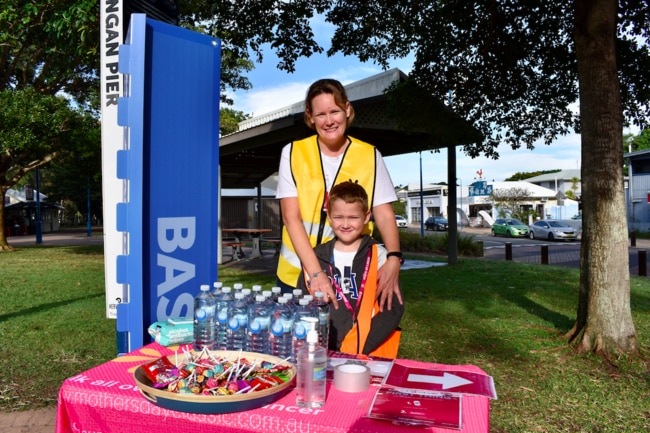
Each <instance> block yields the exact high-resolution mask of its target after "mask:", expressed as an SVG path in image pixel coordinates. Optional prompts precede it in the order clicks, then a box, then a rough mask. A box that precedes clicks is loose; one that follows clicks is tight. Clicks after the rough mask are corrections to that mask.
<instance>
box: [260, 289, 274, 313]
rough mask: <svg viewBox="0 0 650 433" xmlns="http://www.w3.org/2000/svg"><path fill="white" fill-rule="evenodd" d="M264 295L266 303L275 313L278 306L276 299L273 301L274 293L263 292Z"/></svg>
mask: <svg viewBox="0 0 650 433" xmlns="http://www.w3.org/2000/svg"><path fill="white" fill-rule="evenodd" d="M262 295H264V303H265V304H266V305H268V306H269V308H270V309H271V311H273V309H274V308H275V305H276V302H275V299H273V292H271V291H270V290H263V291H262Z"/></svg>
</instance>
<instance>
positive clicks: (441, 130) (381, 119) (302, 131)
mask: <svg viewBox="0 0 650 433" xmlns="http://www.w3.org/2000/svg"><path fill="white" fill-rule="evenodd" d="M407 81H408V77H407V75H406V74H404V73H403V72H402V71H400V70H399V69H391V70H389V71H385V72H382V73H380V74H377V75H374V76H371V77H368V78H366V79H363V80H360V81H357V82H354V83H351V84H349V85H347V86H345V88H346V92H347V93H348V98H349V99H350V101H351V102H352V105H353V106H354V110H355V120H354V123H353V124H352V125H351V126H350V127H349V128H348V134H349V135H351V136H353V137H355V138H357V139H359V140H362V141H366V142H368V143H370V144H373V145H374V146H376V147H377V148H378V149H379V151H380V152H381V153H382V155H384V156H391V155H400V154H405V153H412V152H417V151H422V150H430V149H437V148H445V147H449V146H457V145H464V144H471V143H475V142H477V141H479V139H480V134H479V133H478V132H477V131H476V130H475V129H474V128H472V126H471V125H469V124H468V123H467V122H466V121H464V120H463V119H461V118H460V117H459V116H458V115H456V114H455V113H453V112H452V111H451V110H450V109H449V108H448V107H446V106H445V105H444V104H443V103H441V102H440V101H439V100H437V99H435V98H433V97H432V96H430V95H428V94H427V93H426V92H425V91H424V90H421V89H415V90H414V89H413V88H412V89H410V91H411V92H415V93H410V94H409V97H410V98H409V97H406V98H403V100H406V101H407V102H402V103H401V104H402V105H400V106H399V108H398V109H397V110H396V104H398V103H396V102H391V100H390V99H389V98H388V97H387V96H386V95H385V94H384V90H385V89H386V88H387V87H388V86H390V85H391V84H392V83H394V82H398V83H406V82H407ZM305 90H306V89H305ZM413 96H415V98H413ZM422 107H424V108H422ZM396 111H397V112H398V113H401V114H402V115H403V116H404V121H400V120H399V119H397V118H396V115H393V114H391V113H395V112H396ZM397 116H399V114H398V115H397ZM303 119H304V102H303V101H300V102H297V103H294V104H291V105H289V106H287V107H285V108H282V109H280V110H276V111H273V112H271V113H266V114H262V115H259V116H255V117H253V118H251V119H248V120H246V121H244V122H241V123H240V124H239V131H237V132H235V133H233V134H229V135H227V136H224V137H221V138H220V143H219V154H220V155H219V159H220V162H219V165H220V167H221V188H251V187H255V186H257V185H258V184H260V183H261V182H262V181H263V180H264V179H266V178H268V177H269V176H270V175H272V174H274V173H276V172H277V169H278V166H279V164H280V154H281V152H282V147H283V146H284V145H286V144H287V143H290V142H291V141H294V140H300V139H303V138H305V137H308V136H311V135H313V134H314V131H313V130H311V129H309V128H308V127H307V125H305V122H304V120H303ZM414 119H415V120H414ZM405 125H408V126H405Z"/></svg>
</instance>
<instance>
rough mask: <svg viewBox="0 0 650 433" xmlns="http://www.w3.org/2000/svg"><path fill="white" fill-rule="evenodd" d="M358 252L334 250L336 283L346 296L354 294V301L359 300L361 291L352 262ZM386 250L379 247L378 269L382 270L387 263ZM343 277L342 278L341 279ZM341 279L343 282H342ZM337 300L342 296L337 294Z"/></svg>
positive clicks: (381, 246)
mask: <svg viewBox="0 0 650 433" xmlns="http://www.w3.org/2000/svg"><path fill="white" fill-rule="evenodd" d="M356 254H357V252H356V251H339V250H337V249H336V248H334V267H335V268H336V270H337V272H336V276H335V277H334V278H336V283H337V284H338V285H339V286H340V287H341V290H342V291H343V293H345V294H346V295H347V294H348V293H352V295H351V297H352V299H359V290H358V287H357V279H356V276H357V274H356V273H353V272H352V262H353V261H354V256H356ZM386 254H387V251H386V248H384V246H383V245H377V255H378V258H377V267H378V268H381V267H382V266H383V265H384V263H386ZM341 277H342V278H341ZM341 279H342V280H343V281H341ZM337 298H339V299H340V296H338V294H337Z"/></svg>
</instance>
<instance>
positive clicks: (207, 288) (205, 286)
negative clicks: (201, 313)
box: [201, 284, 210, 292]
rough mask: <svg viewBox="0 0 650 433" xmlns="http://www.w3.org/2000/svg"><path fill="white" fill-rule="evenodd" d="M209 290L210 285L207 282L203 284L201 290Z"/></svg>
mask: <svg viewBox="0 0 650 433" xmlns="http://www.w3.org/2000/svg"><path fill="white" fill-rule="evenodd" d="M209 290H210V286H208V285H207V284H201V291H203V292H207V291H209Z"/></svg>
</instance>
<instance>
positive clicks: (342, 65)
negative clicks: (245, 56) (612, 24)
mask: <svg viewBox="0 0 650 433" xmlns="http://www.w3.org/2000/svg"><path fill="white" fill-rule="evenodd" d="M332 32H333V29H332V28H331V27H330V26H328V25H327V24H326V23H324V22H317V23H315V24H314V33H315V34H316V35H317V39H318V36H319V35H321V38H320V39H321V40H319V41H318V42H319V43H320V44H321V46H323V47H326V48H327V46H328V44H327V40H326V39H327V38H328V37H329V36H327V35H331V34H332ZM277 63H278V60H277V58H276V57H275V56H274V54H273V53H272V52H271V51H269V50H267V51H265V54H264V60H263V62H262V63H255V69H254V70H253V71H251V72H250V73H249V74H248V78H249V80H250V81H251V83H252V85H253V88H252V89H251V90H249V91H246V92H244V91H238V92H234V93H232V92H231V94H230V95H231V96H232V97H233V99H234V102H235V104H234V106H233V107H232V108H233V109H235V110H238V111H243V112H244V113H247V114H252V115H253V116H257V115H260V114H265V113H268V112H270V111H274V110H277V109H279V108H283V107H286V106H289V105H292V104H294V103H296V102H301V101H303V100H304V98H305V93H306V91H307V88H308V87H309V85H311V83H313V82H314V81H316V80H318V79H321V78H335V79H337V80H339V81H341V83H343V84H344V85H346V84H349V83H351V82H354V81H358V80H361V79H364V78H367V77H369V76H371V75H375V74H378V73H381V72H383V70H382V68H381V67H380V66H378V65H375V64H373V63H361V62H360V61H359V60H358V59H357V58H355V57H350V56H343V55H341V54H338V55H336V56H333V57H327V56H326V55H325V54H321V55H314V56H312V57H310V58H300V59H299V60H298V61H297V63H296V70H295V72H294V73H293V74H289V73H287V72H284V71H280V70H279V69H277V67H276V65H277ZM412 63H413V59H412V58H405V59H400V60H395V61H392V62H391V63H390V68H391V69H392V68H398V69H400V70H401V71H402V72H405V73H407V74H408V73H409V72H410V70H411V67H412ZM371 144H372V143H371ZM498 152H499V155H500V157H499V159H498V160H492V159H489V158H485V157H479V158H475V159H472V158H470V157H468V156H466V155H465V154H464V153H463V152H462V150H461V149H460V148H457V150H456V158H457V178H458V183H459V184H462V185H469V184H470V183H472V182H473V181H474V180H477V179H478V178H479V174H478V172H479V171H482V177H483V179H484V180H487V181H492V180H494V181H503V180H505V179H506V178H508V177H510V176H512V175H513V174H515V173H517V172H534V171H538V170H554V169H580V165H581V158H580V136H579V135H577V134H570V135H567V136H563V137H558V139H557V140H556V141H555V142H554V143H552V144H551V145H545V144H544V143H542V142H540V143H539V144H537V145H536V146H535V149H534V150H532V151H531V150H528V149H523V148H520V149H518V150H512V149H510V148H509V147H508V146H501V147H499V149H498ZM384 160H385V162H386V166H387V167H388V171H389V173H390V175H391V178H392V180H393V184H395V185H404V186H406V185H408V184H413V183H415V184H417V185H419V183H420V154H419V153H411V154H406V155H399V156H391V157H386V158H384ZM422 181H423V183H425V184H427V183H438V182H445V183H447V152H446V150H442V151H441V152H439V153H431V152H423V153H422Z"/></svg>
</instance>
